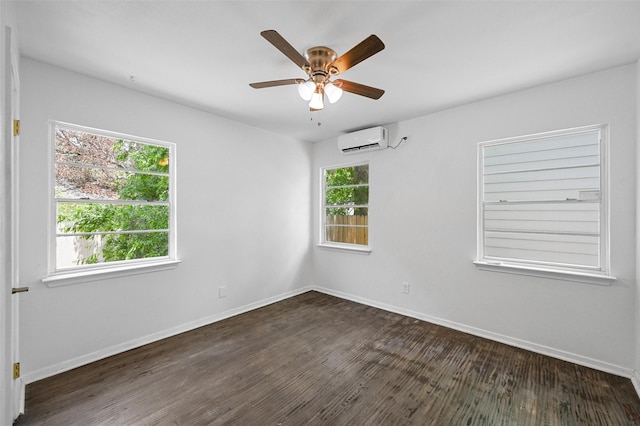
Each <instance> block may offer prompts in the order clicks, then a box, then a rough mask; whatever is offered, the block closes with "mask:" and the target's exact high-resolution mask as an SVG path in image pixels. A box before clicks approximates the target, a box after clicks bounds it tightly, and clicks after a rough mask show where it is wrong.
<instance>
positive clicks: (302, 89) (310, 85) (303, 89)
mask: <svg viewBox="0 0 640 426" xmlns="http://www.w3.org/2000/svg"><path fill="white" fill-rule="evenodd" d="M315 90H316V84H315V83H314V82H313V81H311V80H307V81H305V82H304V83H300V84H298V94H299V95H300V97H301V98H302V99H304V100H305V101H310V100H311V97H312V96H313V92H314V91H315Z"/></svg>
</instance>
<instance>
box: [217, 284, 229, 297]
mask: <svg viewBox="0 0 640 426" xmlns="http://www.w3.org/2000/svg"><path fill="white" fill-rule="evenodd" d="M218 297H219V298H220V299H222V298H223V297H227V286H224V285H223V286H220V287H218Z"/></svg>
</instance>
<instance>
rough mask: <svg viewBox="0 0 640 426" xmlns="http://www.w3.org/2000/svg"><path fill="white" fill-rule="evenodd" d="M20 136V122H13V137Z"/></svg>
mask: <svg viewBox="0 0 640 426" xmlns="http://www.w3.org/2000/svg"><path fill="white" fill-rule="evenodd" d="M18 135H20V120H13V136H18Z"/></svg>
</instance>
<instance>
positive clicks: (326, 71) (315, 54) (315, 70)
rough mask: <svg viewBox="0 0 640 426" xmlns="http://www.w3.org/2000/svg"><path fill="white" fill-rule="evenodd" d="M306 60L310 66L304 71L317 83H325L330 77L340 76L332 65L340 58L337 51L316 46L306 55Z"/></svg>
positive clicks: (308, 50) (304, 67)
mask: <svg viewBox="0 0 640 426" xmlns="http://www.w3.org/2000/svg"><path fill="white" fill-rule="evenodd" d="M304 57H305V59H306V60H307V62H308V63H309V65H308V66H307V65H305V66H303V67H302V69H303V70H304V71H305V72H306V73H307V74H308V75H309V77H311V78H312V79H313V80H314V81H315V82H316V83H324V82H326V80H327V79H328V76H330V75H336V74H338V72H339V71H338V68H336V67H334V66H331V64H332V63H333V62H334V61H335V60H336V59H337V58H338V54H337V53H336V52H335V50H333V49H330V48H328V47H325V46H316V47H312V48H310V49H307V51H306V52H305V54H304Z"/></svg>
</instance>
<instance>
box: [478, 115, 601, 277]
mask: <svg viewBox="0 0 640 426" xmlns="http://www.w3.org/2000/svg"><path fill="white" fill-rule="evenodd" d="M604 130H605V128H604V127H603V126H592V127H588V128H582V129H573V130H567V131H560V132H553V133H549V134H544V135H535V136H529V137H523V138H514V139H510V140H507V141H495V142H485V143H482V144H480V151H479V154H480V158H479V161H480V178H481V185H480V187H479V189H480V206H479V208H480V212H479V213H480V223H479V225H480V235H479V238H480V239H481V244H479V250H480V251H481V253H480V256H479V258H480V259H483V260H487V261H504V262H512V263H516V264H518V263H520V264H532V265H544V266H545V267H551V268H560V269H572V270H588V271H592V272H598V271H599V272H605V270H606V244H605V243H606V229H605V226H604V225H605V224H606V220H604V218H605V214H606V211H605V207H606V203H604V201H603V199H604V197H603V195H604V194H603V189H604V185H603V176H604V173H603V172H604V153H605V150H604V149H603V146H604V145H603V143H604V141H603V137H604V136H605V131H604Z"/></svg>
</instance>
